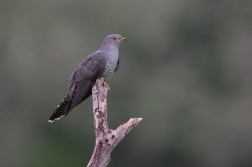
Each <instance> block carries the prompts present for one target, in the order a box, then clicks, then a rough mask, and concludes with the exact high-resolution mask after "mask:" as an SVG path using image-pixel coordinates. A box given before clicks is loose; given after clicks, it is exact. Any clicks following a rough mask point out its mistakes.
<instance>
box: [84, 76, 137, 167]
mask: <svg viewBox="0 0 252 167" xmlns="http://www.w3.org/2000/svg"><path fill="white" fill-rule="evenodd" d="M107 94H108V89H107V88H106V87H105V86H104V79H103V78H100V79H97V81H96V83H95V85H94V86H93V89H92V98H93V118H94V131H95V137H96V139H95V148H94V152H93V155H92V157H91V159H90V161H89V163H88V165H87V167H106V166H107V165H108V163H109V162H110V154H111V152H112V151H113V149H114V148H115V146H116V145H117V144H118V143H119V142H120V141H121V140H122V139H123V138H124V137H125V135H126V134H127V133H129V132H130V131H131V130H132V129H133V128H134V127H135V126H136V125H137V124H138V123H139V122H140V121H141V120H142V118H131V119H130V120H129V121H128V122H126V123H122V124H121V125H120V126H119V127H118V128H117V129H116V130H112V129H110V128H109V127H108V122H107Z"/></svg>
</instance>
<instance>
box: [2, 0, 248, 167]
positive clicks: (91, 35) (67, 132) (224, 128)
mask: <svg viewBox="0 0 252 167" xmlns="http://www.w3.org/2000/svg"><path fill="white" fill-rule="evenodd" d="M251 6H252V1H249V0H247V1H246V0H243V1H235V0H230V1H214V0H213V1H207V0H180V1H176V0H155V1H150V0H138V1H136V0H127V1H125V0H117V1H115V0H114V1H113V0H106V1H100V0H94V1H84V0H71V1H69V0H44V1H42V0H23V1H13V0H8V1H7V0H2V1H0V79H1V82H0V91H1V95H0V105H1V117H0V134H1V137H0V166H1V167H45V166H46V167H55V166H57V167H58V166H60V167H69V166H73V167H78V166H86V164H87V163H88V161H89V159H90V157H91V154H92V151H93V147H94V131H93V118H92V101H91V99H89V100H87V101H85V102H84V103H82V104H81V105H80V106H78V107H77V108H75V109H74V110H73V111H72V112H71V113H70V114H69V115H68V116H67V117H66V118H62V119H61V120H60V121H56V122H54V123H53V124H50V123H48V122H47V121H48V118H49V116H50V115H51V114H52V113H53V111H54V109H55V108H56V106H57V105H58V103H59V102H60V101H61V100H62V98H63V97H64V96H65V93H66V91H67V86H68V78H69V76H70V75H71V73H72V72H73V71H74V69H75V68H76V66H77V65H78V64H79V63H80V62H81V61H82V60H83V59H84V58H85V57H86V56H87V55H88V54H89V53H91V52H93V51H95V50H97V49H98V48H99V47H100V46H101V43H102V41H103V39H104V38H105V36H107V35H108V34H112V33H119V34H121V35H122V36H124V37H126V38H128V39H129V41H128V42H125V43H123V44H121V46H120V68H119V71H118V72H117V74H116V75H115V76H112V77H110V78H109V80H108V83H109V84H110V87H111V91H110V92H109V96H108V119H109V125H110V127H111V128H116V127H117V126H118V125H119V124H120V123H121V122H123V121H124V122H125V121H127V120H128V119H129V118H131V117H143V121H142V122H141V123H140V124H139V125H138V126H137V128H135V129H134V130H133V131H131V132H130V133H129V134H128V135H127V136H126V138H125V139H124V140H123V141H122V142H121V143H120V144H119V145H118V146H117V147H116V149H115V150H114V151H113V152H112V155H111V158H112V161H111V162H110V164H109V166H111V167H118V166H120V167H129V166H134V167H138V166H140V167H142V166H146V167H153V166H155V167H213V166H214V167H224V166H225V167H251V166H252V113H251V109H252V19H251V18H252V8H251Z"/></svg>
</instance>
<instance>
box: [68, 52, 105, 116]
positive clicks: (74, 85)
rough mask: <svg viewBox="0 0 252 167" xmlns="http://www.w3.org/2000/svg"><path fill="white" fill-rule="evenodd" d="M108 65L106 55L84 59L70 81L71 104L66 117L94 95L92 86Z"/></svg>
mask: <svg viewBox="0 0 252 167" xmlns="http://www.w3.org/2000/svg"><path fill="white" fill-rule="evenodd" d="M105 64H106V57H105V55H104V53H101V52H96V53H93V54H91V55H90V56H88V57H87V58H86V59H84V60H83V61H82V62H81V63H80V64H79V65H78V67H77V68H76V70H75V71H74V73H73V74H72V75H71V76H70V79H69V89H68V94H69V95H70V96H71V104H70V105H69V108H68V110H67V111H66V113H65V115H67V114H68V113H69V112H70V111H71V110H72V109H73V108H74V107H75V106H77V105H78V104H80V103H81V102H82V101H84V100H85V99H86V98H88V97H89V96H90V95H91V94H92V86H93V84H94V83H95V82H96V79H97V78H98V77H99V76H100V74H101V73H102V70H103V69H104V67H105Z"/></svg>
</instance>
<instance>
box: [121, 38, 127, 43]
mask: <svg viewBox="0 0 252 167" xmlns="http://www.w3.org/2000/svg"><path fill="white" fill-rule="evenodd" d="M120 41H121V42H122V41H128V39H127V38H123V37H121V38H120Z"/></svg>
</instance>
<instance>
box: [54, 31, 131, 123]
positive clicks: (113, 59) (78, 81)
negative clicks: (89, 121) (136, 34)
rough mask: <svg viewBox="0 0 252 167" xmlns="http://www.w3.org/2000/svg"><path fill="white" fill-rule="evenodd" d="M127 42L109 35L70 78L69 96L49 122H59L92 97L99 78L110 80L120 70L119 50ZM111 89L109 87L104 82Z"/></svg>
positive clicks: (115, 35) (120, 37) (116, 36)
mask: <svg viewBox="0 0 252 167" xmlns="http://www.w3.org/2000/svg"><path fill="white" fill-rule="evenodd" d="M125 40H127V39H126V38H123V37H122V36H121V35H119V34H111V35H108V36H107V37H106V38H105V39H104V41H103V43H102V46H101V48H100V49H99V50H97V51H95V52H93V53H91V54H90V55H89V56H87V57H86V58H85V59H84V60H83V61H82V62H81V63H80V64H79V65H78V66H77V68H76V69H75V71H74V72H73V73H72V75H71V76H70V78H69V86H68V91H67V95H66V96H65V98H64V99H63V100H62V101H61V102H60V104H59V105H58V106H57V108H56V110H55V111H54V113H53V114H52V116H51V117H50V118H49V122H53V121H54V120H58V119H60V118H61V117H63V116H67V114H68V113H69V112H70V111H71V110H72V109H73V108H74V107H76V106H77V105H79V104H80V103H82V102H83V101H84V100H86V99H87V98H88V97H89V96H91V95H92V87H93V85H94V84H95V82H96V79H97V78H100V77H103V78H104V79H106V78H108V77H109V76H110V75H111V74H113V73H115V72H116V71H117V70H118V68H119V57H118V48H119V45H120V43H121V42H122V41H125ZM104 85H105V86H106V87H107V88H108V89H110V88H109V85H108V84H107V83H106V82H104Z"/></svg>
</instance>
